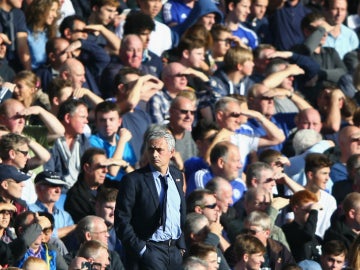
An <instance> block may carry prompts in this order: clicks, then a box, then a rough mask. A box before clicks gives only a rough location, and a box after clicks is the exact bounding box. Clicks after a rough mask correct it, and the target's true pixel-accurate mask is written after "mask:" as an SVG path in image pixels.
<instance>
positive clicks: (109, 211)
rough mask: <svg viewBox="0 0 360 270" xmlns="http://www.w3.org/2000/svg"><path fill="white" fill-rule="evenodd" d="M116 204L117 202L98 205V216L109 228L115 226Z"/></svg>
mask: <svg viewBox="0 0 360 270" xmlns="http://www.w3.org/2000/svg"><path fill="white" fill-rule="evenodd" d="M115 204H116V202H104V203H102V204H101V205H96V215H97V216H99V217H101V218H103V219H104V220H105V223H106V224H107V225H108V226H109V225H114V210H115Z"/></svg>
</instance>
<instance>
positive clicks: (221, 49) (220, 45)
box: [212, 31, 231, 57]
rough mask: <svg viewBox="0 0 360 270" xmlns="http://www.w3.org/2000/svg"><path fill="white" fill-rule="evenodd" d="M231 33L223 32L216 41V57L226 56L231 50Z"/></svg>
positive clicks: (213, 51) (214, 51) (213, 49)
mask: <svg viewBox="0 0 360 270" xmlns="http://www.w3.org/2000/svg"><path fill="white" fill-rule="evenodd" d="M230 37H231V33H229V32H226V31H221V32H220V34H219V36H218V37H217V38H216V39H214V42H213V46H212V54H213V55H214V56H215V57H220V56H225V54H226V52H227V51H228V50H229V49H230V45H231V41H230V40H229V38H230Z"/></svg>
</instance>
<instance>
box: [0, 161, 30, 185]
mask: <svg viewBox="0 0 360 270" xmlns="http://www.w3.org/2000/svg"><path fill="white" fill-rule="evenodd" d="M29 178H30V175H28V174H26V173H24V172H22V171H19V170H18V169H17V168H16V167H14V166H11V165H6V164H0V183H1V182H2V181H4V180H7V179H12V180H15V181H16V182H22V181H25V180H28V179H29Z"/></svg>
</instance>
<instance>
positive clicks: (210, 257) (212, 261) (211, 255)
mask: <svg viewBox="0 0 360 270" xmlns="http://www.w3.org/2000/svg"><path fill="white" fill-rule="evenodd" d="M204 261H206V262H207V263H208V265H209V267H208V268H207V269H208V270H217V269H219V261H218V255H217V253H216V252H215V251H210V252H208V253H207V255H206V256H205V258H204Z"/></svg>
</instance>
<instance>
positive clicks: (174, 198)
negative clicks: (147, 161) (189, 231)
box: [150, 166, 181, 242]
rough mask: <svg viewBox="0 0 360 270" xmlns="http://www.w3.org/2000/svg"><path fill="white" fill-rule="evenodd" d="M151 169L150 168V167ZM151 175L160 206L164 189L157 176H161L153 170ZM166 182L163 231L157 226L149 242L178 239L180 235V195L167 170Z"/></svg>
mask: <svg viewBox="0 0 360 270" xmlns="http://www.w3.org/2000/svg"><path fill="white" fill-rule="evenodd" d="M150 167H151V166H150ZM151 169H152V174H153V178H154V181H155V186H156V190H157V193H158V195H159V201H160V204H161V203H162V201H163V199H164V194H165V193H164V189H163V187H162V184H161V180H160V178H159V176H160V175H161V174H160V172H158V171H156V170H155V169H154V168H152V167H151ZM164 176H166V177H167V181H168V190H167V205H166V226H165V231H164V230H163V227H162V226H159V228H158V229H157V230H156V231H155V232H154V234H153V235H152V236H151V240H153V241H156V242H158V241H165V240H169V239H178V238H180V235H181V227H180V224H181V222H180V205H181V200H180V195H179V191H178V189H177V187H176V184H175V181H176V179H175V180H174V179H173V178H172V177H171V174H170V173H169V170H168V171H167V173H166V175H164Z"/></svg>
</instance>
